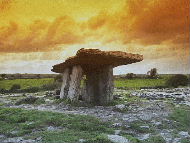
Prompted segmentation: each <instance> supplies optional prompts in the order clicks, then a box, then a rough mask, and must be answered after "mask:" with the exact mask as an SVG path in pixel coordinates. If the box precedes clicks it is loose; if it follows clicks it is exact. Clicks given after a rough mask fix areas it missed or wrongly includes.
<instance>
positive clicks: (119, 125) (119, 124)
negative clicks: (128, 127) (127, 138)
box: [112, 123, 122, 127]
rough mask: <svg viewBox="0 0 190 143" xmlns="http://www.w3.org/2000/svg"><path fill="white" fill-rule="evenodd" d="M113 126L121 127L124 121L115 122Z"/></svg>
mask: <svg viewBox="0 0 190 143" xmlns="http://www.w3.org/2000/svg"><path fill="white" fill-rule="evenodd" d="M112 126H113V127H121V126H122V123H114V124H113V125H112Z"/></svg>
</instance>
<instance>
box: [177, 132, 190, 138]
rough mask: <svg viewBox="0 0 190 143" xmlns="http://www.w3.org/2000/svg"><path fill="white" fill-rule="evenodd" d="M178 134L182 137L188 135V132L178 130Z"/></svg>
mask: <svg viewBox="0 0 190 143" xmlns="http://www.w3.org/2000/svg"><path fill="white" fill-rule="evenodd" d="M179 135H180V136H182V137H184V138H187V137H190V135H189V133H188V132H184V131H181V132H179Z"/></svg>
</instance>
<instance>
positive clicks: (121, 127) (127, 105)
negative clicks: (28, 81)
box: [0, 87, 190, 143]
mask: <svg viewBox="0 0 190 143" xmlns="http://www.w3.org/2000/svg"><path fill="white" fill-rule="evenodd" d="M114 97H115V101H116V102H114V103H113V104H112V105H110V106H88V105H86V106H81V105H84V104H83V103H82V102H81V103H80V104H79V105H77V106H76V105H74V106H73V105H71V104H68V103H66V102H61V101H60V100H59V99H55V98H56V96H55V95H54V92H43V93H36V94H30V93H27V94H9V95H0V104H1V106H5V107H10V108H24V109H27V110H31V109H36V110H40V111H53V112H59V113H67V114H80V115H91V116H95V117H97V118H100V119H101V120H103V121H111V122H112V126H113V127H117V128H118V129H117V130H115V134H111V135H108V138H109V139H110V140H111V141H113V142H116V143H128V142H129V140H128V139H127V137H129V135H131V136H133V137H135V138H137V139H138V140H140V141H143V140H147V139H149V138H151V137H155V136H157V137H161V138H163V139H164V141H165V142H166V143H188V142H190V141H189V140H190V134H189V132H188V131H187V130H178V129H177V127H176V126H175V122H176V121H174V120H171V119H170V118H169V116H170V114H172V112H173V111H174V109H175V108H177V107H180V106H188V107H190V88H189V87H188V88H175V89H141V90H135V91H127V90H124V89H115V92H114ZM36 101H38V102H37V104H32V103H34V102H36ZM27 102H28V103H29V102H32V103H30V104H26V103H27ZM23 103H24V104H23ZM47 130H57V128H54V127H52V126H50V127H48V128H47ZM0 141H1V142H19V143H20V142H22V143H24V142H40V139H36V140H29V141H28V140H23V138H22V137H16V138H7V137H6V136H4V135H0ZM79 142H83V141H82V140H81V141H79ZM160 142H163V141H160Z"/></svg>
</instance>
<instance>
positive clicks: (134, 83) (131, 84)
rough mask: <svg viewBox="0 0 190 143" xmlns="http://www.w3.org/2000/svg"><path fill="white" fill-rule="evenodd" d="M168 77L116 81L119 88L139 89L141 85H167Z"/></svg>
mask: <svg viewBox="0 0 190 143" xmlns="http://www.w3.org/2000/svg"><path fill="white" fill-rule="evenodd" d="M165 82H166V79H165V78H163V79H116V80H115V81H114V84H115V87H117V88H121V87H122V88H129V89H139V88H141V87H158V86H165Z"/></svg>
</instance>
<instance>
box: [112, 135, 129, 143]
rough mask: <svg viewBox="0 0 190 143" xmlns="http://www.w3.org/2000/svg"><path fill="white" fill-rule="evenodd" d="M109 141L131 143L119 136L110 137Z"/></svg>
mask: <svg viewBox="0 0 190 143" xmlns="http://www.w3.org/2000/svg"><path fill="white" fill-rule="evenodd" d="M108 139H109V140H110V141H112V142H114V143H129V140H128V139H126V138H125V137H123V136H119V135H108Z"/></svg>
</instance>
